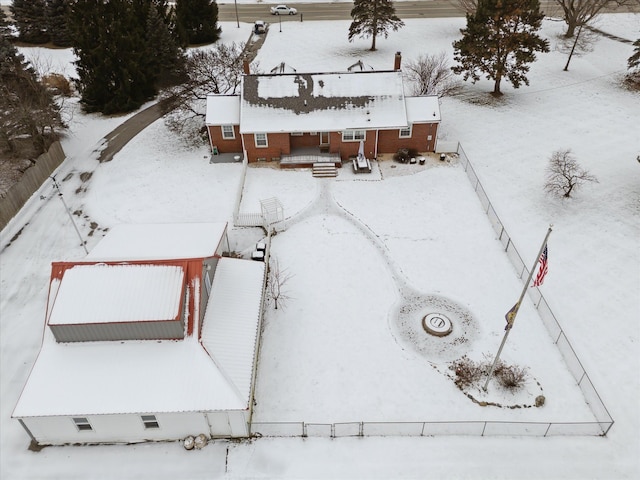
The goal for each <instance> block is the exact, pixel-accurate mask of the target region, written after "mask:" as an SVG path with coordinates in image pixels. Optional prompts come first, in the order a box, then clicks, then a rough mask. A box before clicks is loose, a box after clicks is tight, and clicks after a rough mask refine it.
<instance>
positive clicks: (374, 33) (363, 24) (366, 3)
mask: <svg viewBox="0 0 640 480" xmlns="http://www.w3.org/2000/svg"><path fill="white" fill-rule="evenodd" d="M351 17H352V18H353V22H351V25H350V26H349V41H350V42H351V41H353V38H354V37H356V36H359V37H362V38H366V37H372V41H371V51H375V49H376V38H377V37H378V36H379V35H384V38H387V37H388V36H389V30H390V29H391V30H393V31H394V32H397V31H398V30H399V29H400V28H401V27H404V22H403V21H402V20H400V18H398V16H397V15H396V9H395V7H394V6H393V2H392V1H391V0H355V2H354V6H353V9H352V10H351Z"/></svg>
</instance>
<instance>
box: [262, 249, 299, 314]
mask: <svg viewBox="0 0 640 480" xmlns="http://www.w3.org/2000/svg"><path fill="white" fill-rule="evenodd" d="M270 263H271V264H270V265H269V278H268V280H267V298H268V300H269V303H270V304H273V306H274V308H275V309H276V310H277V309H278V307H282V308H284V307H285V306H286V303H287V301H288V300H290V299H291V297H290V296H289V294H288V293H287V290H286V287H287V283H288V282H289V280H291V278H292V277H293V275H292V274H291V273H289V272H288V271H287V269H286V268H284V269H281V268H280V263H279V262H278V259H277V258H274V259H273V261H272V262H270Z"/></svg>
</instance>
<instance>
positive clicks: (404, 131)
mask: <svg viewBox="0 0 640 480" xmlns="http://www.w3.org/2000/svg"><path fill="white" fill-rule="evenodd" d="M400 138H411V125H409V126H408V127H407V128H401V129H400Z"/></svg>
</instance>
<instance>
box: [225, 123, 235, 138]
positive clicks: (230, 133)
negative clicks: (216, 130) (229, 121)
mask: <svg viewBox="0 0 640 480" xmlns="http://www.w3.org/2000/svg"><path fill="white" fill-rule="evenodd" d="M222 138H224V139H225V140H233V139H234V138H236V133H235V132H234V131H233V125H222Z"/></svg>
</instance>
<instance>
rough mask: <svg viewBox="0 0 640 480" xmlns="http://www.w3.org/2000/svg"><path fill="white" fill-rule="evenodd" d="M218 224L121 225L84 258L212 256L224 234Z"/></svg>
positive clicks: (224, 228)
mask: <svg viewBox="0 0 640 480" xmlns="http://www.w3.org/2000/svg"><path fill="white" fill-rule="evenodd" d="M226 228H227V224H226V223H224V222H221V223H159V224H120V225H116V226H115V227H113V228H112V229H111V230H109V232H108V234H107V235H106V236H105V237H104V238H103V239H102V240H100V242H98V244H97V245H96V246H95V247H94V248H93V249H92V250H91V252H89V254H88V255H87V256H86V258H87V259H88V260H104V261H110V260H134V259H135V260H173V259H178V258H207V257H211V256H213V255H214V253H215V251H216V249H217V247H218V245H219V244H220V242H221V240H222V239H223V236H224V234H225V231H226Z"/></svg>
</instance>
